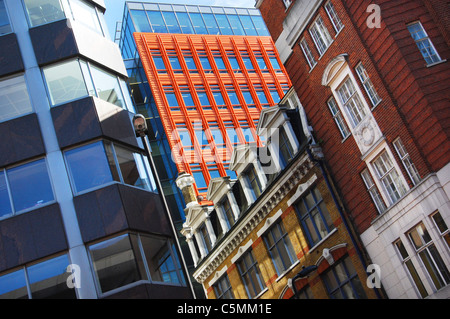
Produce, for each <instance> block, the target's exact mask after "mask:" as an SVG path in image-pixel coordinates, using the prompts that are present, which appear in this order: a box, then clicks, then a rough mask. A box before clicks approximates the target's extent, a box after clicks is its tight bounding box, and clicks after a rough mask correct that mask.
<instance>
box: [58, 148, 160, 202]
mask: <svg viewBox="0 0 450 319" xmlns="http://www.w3.org/2000/svg"><path fill="white" fill-rule="evenodd" d="M64 155H65V158H66V163H67V167H68V170H69V175H70V177H71V180H72V185H73V187H74V193H80V192H83V191H86V190H89V189H92V188H96V187H99V186H102V185H105V184H108V183H111V182H113V181H116V182H121V183H124V184H127V185H132V186H136V187H139V188H142V189H145V190H148V191H155V189H156V187H155V184H154V180H153V176H152V174H151V169H150V167H149V164H148V161H147V158H146V157H145V156H143V155H142V154H140V153H138V152H133V151H131V150H128V149H126V148H123V147H120V146H117V145H114V144H112V143H109V142H106V141H105V142H96V143H92V144H89V145H85V146H82V147H78V148H76V149H73V150H69V151H66V152H64ZM87 159H89V160H87Z"/></svg>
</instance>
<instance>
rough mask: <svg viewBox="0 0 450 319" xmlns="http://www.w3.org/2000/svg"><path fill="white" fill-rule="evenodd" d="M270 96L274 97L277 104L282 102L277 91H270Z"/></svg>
mask: <svg viewBox="0 0 450 319" xmlns="http://www.w3.org/2000/svg"><path fill="white" fill-rule="evenodd" d="M270 95H271V96H272V99H273V101H274V102H275V103H278V102H280V95H279V94H278V92H277V91H270Z"/></svg>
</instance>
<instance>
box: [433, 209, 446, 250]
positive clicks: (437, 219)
mask: <svg viewBox="0 0 450 319" xmlns="http://www.w3.org/2000/svg"><path fill="white" fill-rule="evenodd" d="M431 217H432V219H433V221H434V223H435V225H436V227H437V229H438V230H439V234H440V235H441V237H442V240H443V241H444V242H445V243H446V244H447V247H448V248H450V230H449V228H448V226H447V224H446V223H445V221H444V219H443V218H442V216H441V213H440V212H436V213H434V214H433V215H432V216H431Z"/></svg>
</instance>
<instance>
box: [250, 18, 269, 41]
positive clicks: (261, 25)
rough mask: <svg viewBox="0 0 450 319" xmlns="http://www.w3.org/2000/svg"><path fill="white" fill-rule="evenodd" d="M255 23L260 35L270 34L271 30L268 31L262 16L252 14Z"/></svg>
mask: <svg viewBox="0 0 450 319" xmlns="http://www.w3.org/2000/svg"><path fill="white" fill-rule="evenodd" d="M252 21H253V24H254V25H255V28H256V31H257V32H258V35H261V36H269V35H270V34H269V31H267V27H266V24H265V23H264V20H263V18H262V17H261V16H252Z"/></svg>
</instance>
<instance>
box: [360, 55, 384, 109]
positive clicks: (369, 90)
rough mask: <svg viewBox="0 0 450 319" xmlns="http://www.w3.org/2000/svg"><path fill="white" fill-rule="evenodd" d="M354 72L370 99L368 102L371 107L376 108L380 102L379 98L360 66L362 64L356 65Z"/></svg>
mask: <svg viewBox="0 0 450 319" xmlns="http://www.w3.org/2000/svg"><path fill="white" fill-rule="evenodd" d="M356 72H357V73H358V77H359V79H360V80H361V82H362V84H363V86H364V89H365V90H366V92H367V95H368V96H369V98H370V102H372V105H373V106H377V105H378V104H379V103H380V102H381V98H380V96H379V95H378V93H377V91H376V90H375V87H374V86H373V83H372V81H371V80H370V78H369V75H368V74H367V71H366V68H365V67H364V66H363V65H362V63H360V64H358V66H357V67H356Z"/></svg>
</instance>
